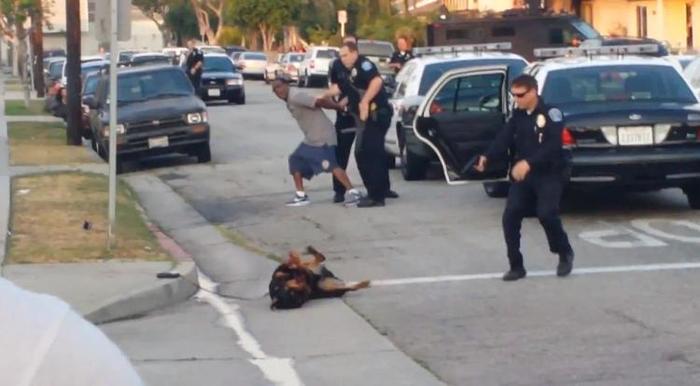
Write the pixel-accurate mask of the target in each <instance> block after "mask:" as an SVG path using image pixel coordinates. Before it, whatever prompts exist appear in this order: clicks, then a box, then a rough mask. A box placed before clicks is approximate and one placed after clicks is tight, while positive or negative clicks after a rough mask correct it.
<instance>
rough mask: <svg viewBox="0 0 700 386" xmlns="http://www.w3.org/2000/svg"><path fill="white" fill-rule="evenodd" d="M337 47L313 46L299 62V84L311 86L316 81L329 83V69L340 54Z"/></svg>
mask: <svg viewBox="0 0 700 386" xmlns="http://www.w3.org/2000/svg"><path fill="white" fill-rule="evenodd" d="M339 51H340V50H339V49H338V48H337V47H311V48H309V50H308V51H306V54H304V60H303V61H302V62H301V64H299V86H300V87H311V86H312V85H313V84H315V83H320V84H324V85H325V84H326V83H328V69H329V68H330V65H331V62H333V60H334V59H335V58H337V57H338V55H339Z"/></svg>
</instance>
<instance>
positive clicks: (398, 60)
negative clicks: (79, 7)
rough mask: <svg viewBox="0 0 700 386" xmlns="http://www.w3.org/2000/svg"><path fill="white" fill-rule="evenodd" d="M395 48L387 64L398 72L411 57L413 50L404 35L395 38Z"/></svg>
mask: <svg viewBox="0 0 700 386" xmlns="http://www.w3.org/2000/svg"><path fill="white" fill-rule="evenodd" d="M396 48H397V50H396V51H394V53H393V54H392V55H391V60H390V61H389V66H390V67H391V68H393V69H394V72H397V73H398V72H399V71H400V70H401V68H403V65H404V64H406V62H408V61H409V60H411V59H413V50H411V44H410V43H409V40H408V38H407V37H406V36H399V38H398V39H397V40H396Z"/></svg>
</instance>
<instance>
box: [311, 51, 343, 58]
mask: <svg viewBox="0 0 700 386" xmlns="http://www.w3.org/2000/svg"><path fill="white" fill-rule="evenodd" d="M316 57H317V58H321V59H335V58H337V57H338V52H337V51H336V50H318V52H316Z"/></svg>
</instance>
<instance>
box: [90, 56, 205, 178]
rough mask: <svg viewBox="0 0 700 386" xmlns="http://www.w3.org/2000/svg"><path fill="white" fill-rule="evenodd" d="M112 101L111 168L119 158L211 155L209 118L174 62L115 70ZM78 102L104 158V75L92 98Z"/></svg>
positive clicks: (106, 119)
mask: <svg viewBox="0 0 700 386" xmlns="http://www.w3.org/2000/svg"><path fill="white" fill-rule="evenodd" d="M117 76H118V78H117V84H118V90H117V93H118V101H117V103H118V105H117V123H118V125H117V170H118V171H121V170H122V165H123V162H124V161H128V160H133V159H138V158H142V157H146V156H150V155H157V154H164V153H184V154H188V155H191V156H196V157H197V160H198V161H199V162H200V163H203V162H209V161H210V160H211V152H210V150H209V123H207V120H208V119H207V111H206V106H205V104H204V102H202V100H201V99H199V98H197V96H196V95H195V93H194V88H193V87H192V84H191V83H190V81H189V79H188V78H187V75H185V73H184V72H183V71H182V69H180V68H179V67H175V66H169V65H164V66H146V67H135V68H123V69H120V70H119V73H118V75H117ZM84 103H85V104H86V105H88V106H89V107H90V109H91V110H94V111H93V112H92V113H91V114H90V127H91V129H92V133H93V135H92V138H93V141H94V147H95V149H96V150H97V153H98V154H99V155H100V157H102V158H103V159H105V160H107V159H108V154H109V153H108V152H109V150H108V149H109V103H110V102H109V75H107V74H105V75H103V76H102V78H101V79H100V81H99V83H98V85H97V89H96V92H95V95H94V97H90V96H86V97H85V99H84Z"/></svg>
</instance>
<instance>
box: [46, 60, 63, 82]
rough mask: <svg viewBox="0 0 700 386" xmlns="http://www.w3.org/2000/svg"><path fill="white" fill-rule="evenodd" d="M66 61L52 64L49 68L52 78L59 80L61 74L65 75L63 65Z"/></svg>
mask: <svg viewBox="0 0 700 386" xmlns="http://www.w3.org/2000/svg"><path fill="white" fill-rule="evenodd" d="M64 63H65V61H63V60H61V61H58V62H55V63H51V66H50V67H49V74H50V75H51V77H52V78H57V77H60V76H61V74H63V64H64Z"/></svg>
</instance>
